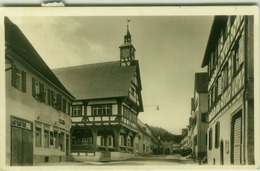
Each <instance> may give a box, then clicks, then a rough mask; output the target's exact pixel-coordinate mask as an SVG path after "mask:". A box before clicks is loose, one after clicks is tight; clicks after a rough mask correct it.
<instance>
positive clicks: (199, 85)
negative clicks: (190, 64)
mask: <svg viewBox="0 0 260 171" xmlns="http://www.w3.org/2000/svg"><path fill="white" fill-rule="evenodd" d="M207 88H208V73H206V72H202V73H195V91H197V92H207Z"/></svg>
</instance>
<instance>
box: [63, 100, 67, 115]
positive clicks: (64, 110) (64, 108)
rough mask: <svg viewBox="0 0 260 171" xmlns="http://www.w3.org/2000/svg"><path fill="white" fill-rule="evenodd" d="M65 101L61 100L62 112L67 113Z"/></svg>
mask: <svg viewBox="0 0 260 171" xmlns="http://www.w3.org/2000/svg"><path fill="white" fill-rule="evenodd" d="M66 110H67V101H66V99H63V100H62V112H64V113H67V111H66Z"/></svg>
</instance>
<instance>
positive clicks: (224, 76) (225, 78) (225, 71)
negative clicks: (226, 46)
mask: <svg viewBox="0 0 260 171" xmlns="http://www.w3.org/2000/svg"><path fill="white" fill-rule="evenodd" d="M222 81H223V82H222V89H225V88H226V87H227V86H228V63H227V64H226V65H225V66H224V69H223V71H222Z"/></svg>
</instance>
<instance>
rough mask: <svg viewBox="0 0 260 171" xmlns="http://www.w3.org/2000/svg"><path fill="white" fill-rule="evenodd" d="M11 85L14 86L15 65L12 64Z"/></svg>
mask: <svg viewBox="0 0 260 171" xmlns="http://www.w3.org/2000/svg"><path fill="white" fill-rule="evenodd" d="M12 86H14V87H16V66H15V64H12Z"/></svg>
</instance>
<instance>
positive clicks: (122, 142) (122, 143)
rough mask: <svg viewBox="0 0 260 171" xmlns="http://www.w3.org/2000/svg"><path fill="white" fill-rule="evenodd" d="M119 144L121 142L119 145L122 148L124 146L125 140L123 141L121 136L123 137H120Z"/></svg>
mask: <svg viewBox="0 0 260 171" xmlns="http://www.w3.org/2000/svg"><path fill="white" fill-rule="evenodd" d="M120 142H121V144H120V145H122V146H124V145H125V139H124V136H123V135H120Z"/></svg>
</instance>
